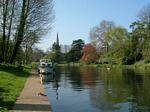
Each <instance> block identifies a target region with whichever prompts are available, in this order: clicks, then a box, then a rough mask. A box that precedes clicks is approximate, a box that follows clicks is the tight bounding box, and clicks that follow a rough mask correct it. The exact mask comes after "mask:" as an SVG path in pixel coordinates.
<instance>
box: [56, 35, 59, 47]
mask: <svg viewBox="0 0 150 112" xmlns="http://www.w3.org/2000/svg"><path fill="white" fill-rule="evenodd" d="M56 44H57V45H58V46H59V36H58V32H57V39H56Z"/></svg>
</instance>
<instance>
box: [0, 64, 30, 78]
mask: <svg viewBox="0 0 150 112" xmlns="http://www.w3.org/2000/svg"><path fill="white" fill-rule="evenodd" d="M25 69H26V70H24V69H23V68H18V67H13V66H2V65H0V71H3V72H6V73H10V74H13V75H16V76H20V77H27V76H28V75H29V71H30V69H31V68H25ZM27 69H28V70H27Z"/></svg>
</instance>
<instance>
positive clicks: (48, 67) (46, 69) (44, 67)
mask: <svg viewBox="0 0 150 112" xmlns="http://www.w3.org/2000/svg"><path fill="white" fill-rule="evenodd" d="M38 73H39V74H43V75H49V74H53V73H54V67H53V63H52V61H51V60H48V59H41V60H40V64H39V67H38Z"/></svg>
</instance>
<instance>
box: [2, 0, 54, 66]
mask: <svg viewBox="0 0 150 112" xmlns="http://www.w3.org/2000/svg"><path fill="white" fill-rule="evenodd" d="M53 20H54V14H53V0H1V1H0V63H9V64H12V63H16V62H19V63H20V62H24V63H28V62H31V60H32V59H35V55H36V54H38V55H36V56H37V57H38V56H39V57H40V53H41V52H42V51H41V50H38V49H37V48H34V45H35V44H36V43H38V42H39V40H40V39H41V38H42V36H43V34H45V33H46V32H48V31H49V30H50V29H51V24H52V22H53ZM33 48H34V49H33ZM32 61H33V60H32Z"/></svg>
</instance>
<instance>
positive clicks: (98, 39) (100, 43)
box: [90, 20, 115, 52]
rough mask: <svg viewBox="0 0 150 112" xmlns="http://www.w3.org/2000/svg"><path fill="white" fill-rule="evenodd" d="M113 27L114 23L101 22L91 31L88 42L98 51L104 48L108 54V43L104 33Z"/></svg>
mask: <svg viewBox="0 0 150 112" xmlns="http://www.w3.org/2000/svg"><path fill="white" fill-rule="evenodd" d="M114 26H115V25H114V22H112V21H106V20H103V21H102V22H100V24H99V25H98V26H95V27H93V28H92V29H91V31H90V40H91V42H92V43H93V45H95V46H96V48H98V49H99V50H100V49H101V48H105V49H106V52H108V50H109V44H110V43H109V42H108V40H107V39H106V38H105V32H107V31H109V30H111V29H112V28H113V27H114Z"/></svg>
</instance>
